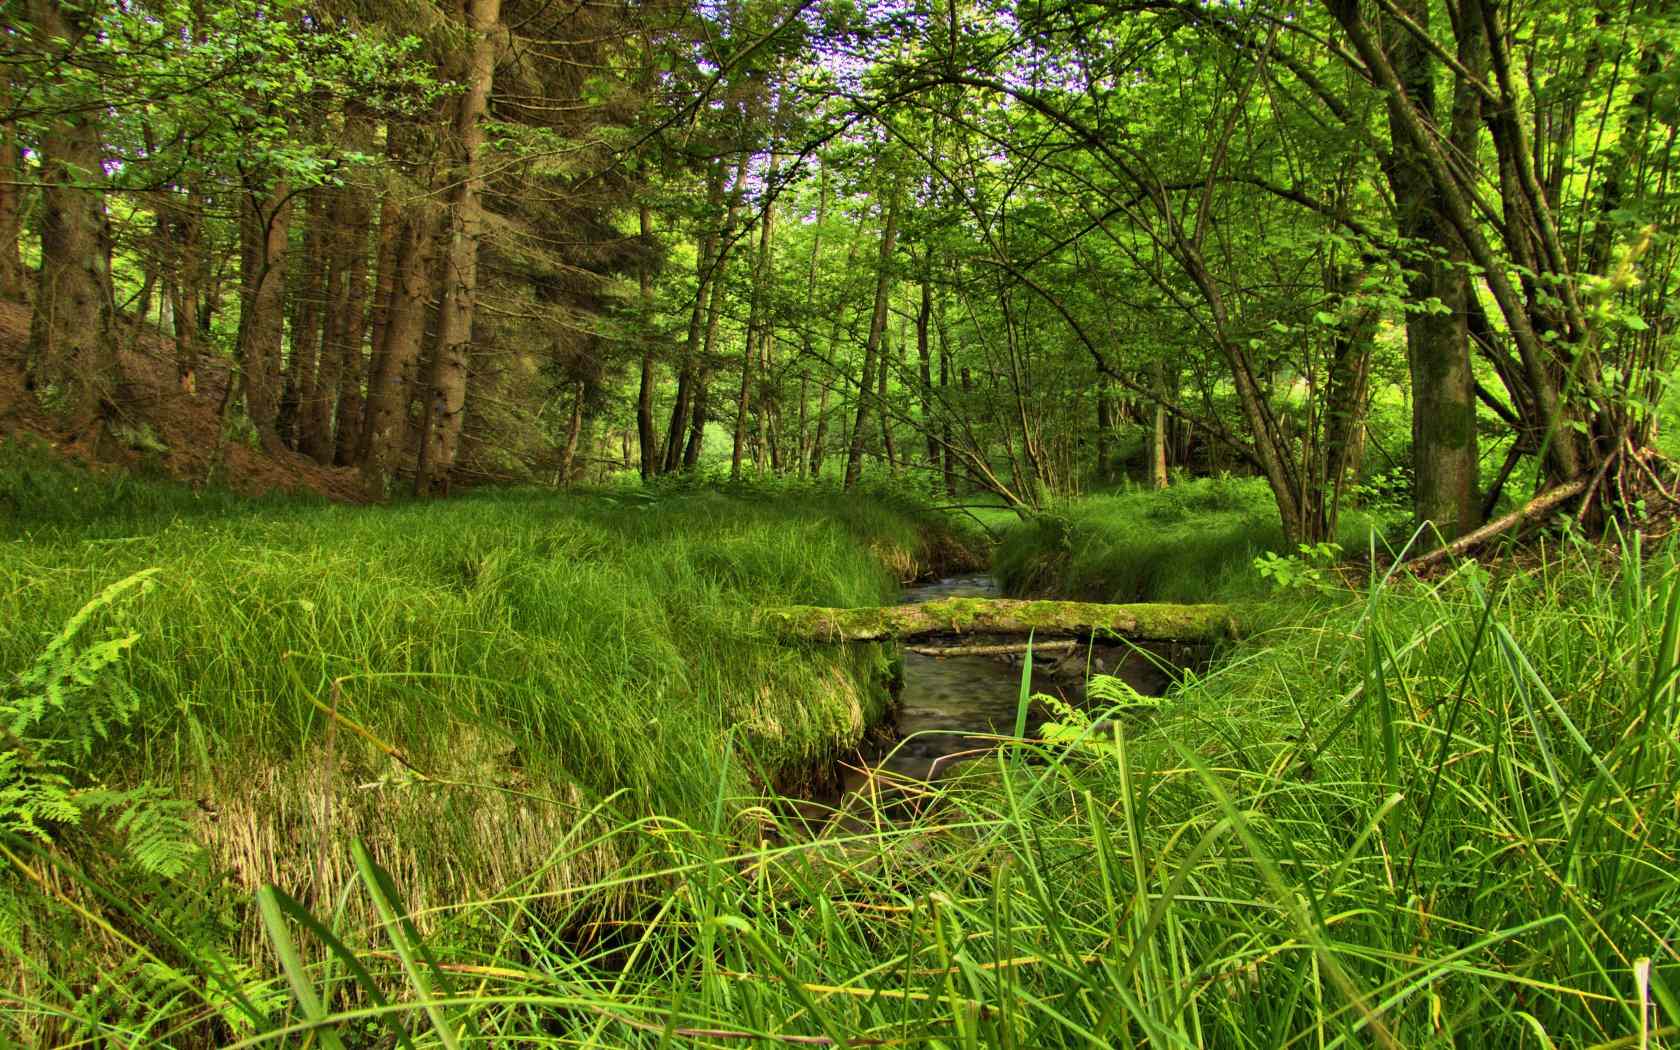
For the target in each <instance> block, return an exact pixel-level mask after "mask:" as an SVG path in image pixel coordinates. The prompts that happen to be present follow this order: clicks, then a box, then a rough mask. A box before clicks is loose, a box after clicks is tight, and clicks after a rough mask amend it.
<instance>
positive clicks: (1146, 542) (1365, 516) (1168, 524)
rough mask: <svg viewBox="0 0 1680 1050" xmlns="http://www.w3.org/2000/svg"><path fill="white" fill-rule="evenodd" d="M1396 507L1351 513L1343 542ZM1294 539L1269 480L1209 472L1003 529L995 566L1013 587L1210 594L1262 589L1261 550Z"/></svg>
mask: <svg viewBox="0 0 1680 1050" xmlns="http://www.w3.org/2000/svg"><path fill="white" fill-rule="evenodd" d="M1398 517H1399V515H1398V514H1395V513H1394V512H1384V513H1381V514H1377V513H1344V514H1343V516H1342V521H1341V532H1340V536H1339V537H1338V538H1337V543H1339V544H1340V546H1341V547H1345V548H1347V549H1351V550H1363V549H1366V548H1367V547H1368V545H1369V543H1370V532H1371V530H1372V529H1373V528H1377V529H1382V528H1386V527H1387V525H1388V524H1389V523H1390V522H1392V521H1394V520H1396V519H1397V518H1398ZM1334 545H1335V544H1332V546H1334ZM1291 549H1292V548H1291V547H1290V545H1289V544H1288V543H1287V542H1286V541H1285V539H1284V536H1283V530H1282V528H1281V526H1280V525H1279V523H1278V518H1277V512H1276V510H1275V509H1274V507H1273V503H1272V497H1271V493H1270V491H1269V490H1268V489H1267V487H1266V484H1265V482H1264V481H1262V480H1260V479H1258V478H1233V477H1218V478H1202V479H1197V480H1194V481H1186V482H1180V483H1179V484H1175V485H1172V486H1170V487H1169V488H1167V489H1164V490H1162V491H1159V492H1155V491H1150V490H1135V491H1131V492H1124V493H1120V494H1117V495H1111V496H1093V497H1091V498H1089V499H1085V500H1081V501H1079V502H1077V503H1074V504H1071V505H1069V506H1068V507H1067V508H1066V509H1065V510H1060V511H1056V512H1052V513H1050V514H1044V515H1040V516H1038V517H1035V518H1033V519H1031V520H1029V521H1026V522H1023V523H1021V524H1019V525H1017V526H1016V527H1014V528H1011V529H1009V530H1008V531H1007V532H1005V533H1004V536H1003V541H1002V543H1001V544H1000V545H999V548H998V551H997V554H996V558H995V562H994V569H995V572H996V574H997V577H998V580H999V582H1000V583H1001V584H1002V585H1003V587H1004V589H1005V590H1006V591H1007V592H1008V593H1010V594H1022V595H1027V594H1038V595H1055V596H1056V597H1061V598H1078V599H1085V600H1090V601H1111V602H1130V601H1179V602H1195V601H1213V600H1223V599H1226V598H1230V597H1233V596H1236V597H1241V596H1245V595H1246V596H1258V595H1260V594H1261V593H1263V591H1264V590H1265V589H1266V586H1267V581H1266V580H1265V578H1264V577H1263V576H1261V575H1259V574H1256V572H1255V566H1256V562H1257V560H1258V562H1259V564H1262V565H1265V566H1267V567H1268V568H1269V567H1271V566H1272V565H1273V564H1274V563H1273V561H1272V560H1270V558H1280V557H1282V556H1283V555H1284V552H1286V551H1289V550H1291ZM1268 556H1270V557H1268Z"/></svg>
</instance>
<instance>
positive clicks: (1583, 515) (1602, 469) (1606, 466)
mask: <svg viewBox="0 0 1680 1050" xmlns="http://www.w3.org/2000/svg"><path fill="white" fill-rule="evenodd" d="M1623 440H1626V435H1624V436H1623ZM1621 458H1622V446H1621V445H1620V444H1619V443H1618V444H1617V445H1616V449H1615V451H1614V452H1611V453H1610V454H1609V455H1608V456H1605V457H1604V462H1603V463H1600V464H1599V465H1598V472H1597V473H1596V474H1594V475H1593V479H1592V481H1591V482H1589V483H1588V485H1587V491H1588V492H1589V493H1590V492H1592V491H1593V490H1595V489H1597V488H1598V486H1599V484H1600V483H1601V482H1603V480H1604V475H1606V474H1608V473H1609V472H1610V464H1612V463H1614V462H1616V461H1617V460H1619V459H1621ZM1591 506H1592V500H1590V499H1584V500H1582V501H1581V506H1580V507H1579V508H1578V509H1577V510H1576V511H1575V524H1576V525H1579V524H1581V523H1582V522H1583V521H1586V520H1587V508H1589V507H1591Z"/></svg>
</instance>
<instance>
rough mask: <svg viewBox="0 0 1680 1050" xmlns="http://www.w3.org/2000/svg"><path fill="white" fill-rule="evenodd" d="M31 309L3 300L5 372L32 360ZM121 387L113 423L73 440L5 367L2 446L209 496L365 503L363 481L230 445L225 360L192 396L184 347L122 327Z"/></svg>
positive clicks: (148, 330) (341, 470)
mask: <svg viewBox="0 0 1680 1050" xmlns="http://www.w3.org/2000/svg"><path fill="white" fill-rule="evenodd" d="M29 316H30V308H29V306H28V305H27V304H24V303H19V302H14V301H11V300H7V299H0V364H3V363H5V362H8V361H21V360H23V356H24V350H25V347H26V346H27V345H28V342H29ZM118 327H119V330H120V331H121V333H122V334H121V335H120V336H119V350H118V354H117V361H118V370H119V374H118V379H117V384H116V389H115V391H114V395H113V398H112V403H111V405H110V406H109V410H110V413H111V415H112V417H113V418H112V419H110V420H109V421H108V425H107V426H106V427H103V428H100V429H98V430H96V431H93V432H89V433H79V434H70V433H66V432H65V431H64V430H63V429H62V427H60V426H59V424H58V423H57V422H56V421H54V420H53V419H52V418H51V417H50V416H49V415H48V414H46V413H44V412H42V411H41V410H40V408H39V407H37V406H36V404H35V400H34V398H33V397H31V396H29V394H28V393H27V392H26V391H24V390H23V389H22V377H21V373H20V371H19V370H16V369H13V368H7V367H0V440H5V439H7V438H14V439H15V438H20V437H24V438H34V439H37V440H39V441H42V442H44V443H46V444H47V445H49V446H50V447H53V448H55V449H56V450H57V451H58V453H59V454H60V455H62V456H64V457H66V458H67V459H73V460H75V461H77V462H80V463H82V464H85V465H88V466H90V467H94V468H96V469H98V468H104V469H121V470H127V471H141V472H152V473H157V474H162V475H164V476H166V477H170V478H173V479H175V480H177V481H182V482H186V483H188V484H191V485H195V486H198V487H201V488H202V487H203V486H205V485H218V486H222V487H226V488H230V489H232V490H234V491H235V492H239V493H242V494H246V495H256V494H260V493H265V492H292V493H315V494H317V495H322V496H326V497H328V498H331V499H335V500H344V501H360V500H361V499H363V493H362V490H361V488H360V487H359V485H358V482H357V475H356V471H355V470H354V469H352V468H346V467H326V466H322V465H321V464H319V463H317V462H315V461H314V460H312V459H310V458H309V457H307V456H303V455H300V454H297V453H295V452H290V451H282V452H280V453H278V454H271V453H269V452H266V451H264V450H263V449H261V448H258V447H256V446H255V445H254V444H249V443H246V442H244V441H242V440H240V439H238V438H227V437H225V436H224V432H223V425H222V419H221V415H220V407H221V404H222V400H223V398H224V396H225V395H226V392H227V384H228V382H229V381H230V379H231V378H232V375H233V372H232V369H231V368H229V366H228V362H227V360H226V359H224V358H222V357H219V356H218V355H216V354H205V355H204V357H203V358H202V360H201V363H200V366H199V369H198V373H197V376H196V378H195V382H194V384H193V389H192V390H191V391H188V390H185V389H183V388H182V385H181V383H180V381H179V379H178V371H177V367H176V361H175V347H174V344H173V343H172V342H170V341H167V340H165V339H164V338H162V337H161V336H159V335H158V334H157V332H156V331H155V330H154V329H153V328H152V327H150V326H142V327H139V328H138V329H137V328H135V326H133V325H132V324H130V323H129V322H127V321H126V320H124V321H121V322H119V325H118Z"/></svg>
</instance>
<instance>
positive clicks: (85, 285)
mask: <svg viewBox="0 0 1680 1050" xmlns="http://www.w3.org/2000/svg"><path fill="white" fill-rule="evenodd" d="M28 14H29V18H30V21H31V22H32V23H33V24H34V35H35V43H36V44H37V46H39V47H40V48H41V50H42V51H43V52H44V53H49V54H51V53H56V52H58V51H59V50H60V49H62V48H64V47H71V48H74V47H75V46H77V42H78V41H79V40H80V39H81V38H82V37H83V36H84V35H85V34H86V33H87V32H89V27H88V25H87V24H86V20H87V17H88V16H87V15H86V14H84V13H82V12H81V10H80V8H79V7H78V8H75V9H69V8H66V7H65V6H64V5H63V4H61V3H59V2H57V0H30V3H29V5H28ZM40 149H41V160H40V180H41V227H40V229H41V275H40V282H39V285H38V286H37V288H36V294H35V309H34V312H33V314H32V315H31V318H30V324H29V350H28V351H27V353H26V355H25V371H26V375H27V378H26V381H25V386H26V387H28V388H31V389H33V391H34V392H35V395H36V397H37V399H39V400H41V401H42V402H43V403H44V404H46V405H47V406H48V407H49V408H50V409H52V410H53V411H54V414H55V415H57V416H58V417H59V420H60V422H61V423H63V424H64V425H65V426H66V427H67V428H68V429H71V430H80V429H81V428H83V427H85V426H86V425H88V424H89V423H91V422H92V420H93V419H94V417H95V416H96V415H98V413H99V411H100V402H101V401H102V400H103V399H105V398H106V397H107V396H108V395H109V394H110V392H111V390H112V388H113V386H114V385H115V382H116V340H115V334H114V332H113V325H114V323H115V321H114V313H115V304H114V303H113V302H112V299H111V273H110V268H109V256H108V254H107V251H108V245H109V238H110V231H109V228H108V222H107V220H106V216H105V204H104V199H103V197H102V196H101V195H100V191H99V190H98V188H97V185H98V183H99V182H101V181H102V180H103V179H104V160H105V157H104V152H103V149H102V145H101V142H100V137H99V124H98V118H97V115H96V111H94V110H91V109H89V110H85V111H83V112H77V113H67V114H64V115H61V116H56V117H53V118H51V119H50V120H49V121H48V122H47V124H46V127H45V128H44V129H43V131H42V133H41V138H40Z"/></svg>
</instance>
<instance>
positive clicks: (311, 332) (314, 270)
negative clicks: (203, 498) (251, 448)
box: [279, 188, 335, 456]
mask: <svg viewBox="0 0 1680 1050" xmlns="http://www.w3.org/2000/svg"><path fill="white" fill-rule="evenodd" d="M328 195H329V191H328V190H326V189H324V188H320V189H314V190H311V191H310V192H309V193H308V194H307V195H306V204H305V207H304V235H303V256H302V258H300V259H298V260H297V272H296V273H295V274H294V275H293V277H294V280H293V281H292V289H291V290H292V355H291V357H290V359H289V360H287V362H286V386H285V390H284V392H283V393H282V394H281V396H280V421H279V430H280V437H281V439H282V440H284V441H286V442H287V443H289V444H291V445H292V447H293V448H296V449H297V450H298V451H299V452H302V453H303V454H304V455H306V456H315V455H316V453H317V450H318V449H319V448H320V447H321V437H320V436H319V434H318V433H317V431H316V428H317V427H318V426H320V424H321V417H322V413H321V411H320V409H319V408H318V406H317V405H316V399H317V398H318V397H320V396H321V390H320V387H321V384H320V382H319V379H320V378H321V375H320V373H321V372H322V371H323V370H324V369H325V366H324V364H323V362H322V360H321V358H322V354H321V343H322V339H321V333H322V327H323V326H322V323H321V316H322V312H323V310H322V308H323V306H324V305H325V304H326V302H327V300H328V299H329V297H330V287H331V283H332V281H333V280H334V279H335V275H333V274H331V273H329V271H330V270H331V268H332V261H331V253H330V252H329V251H328V250H327V245H329V244H332V243H333V242H332V236H333V234H332V230H331V229H330V227H331V225H332V221H333V219H332V208H331V207H330V206H329V204H328ZM328 378H330V375H329V376H328ZM329 437H330V435H329Z"/></svg>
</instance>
